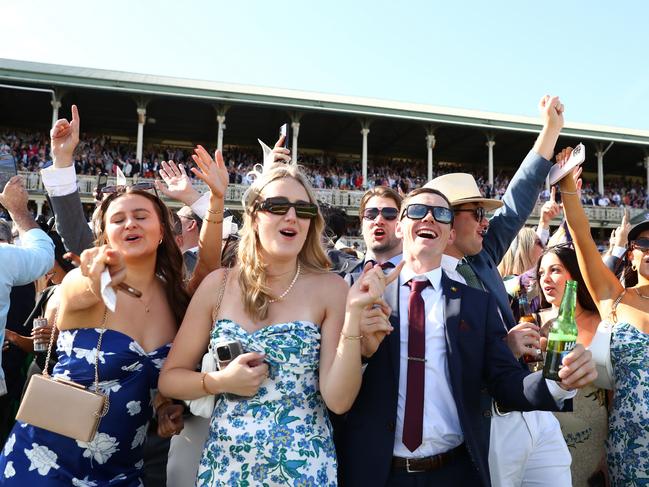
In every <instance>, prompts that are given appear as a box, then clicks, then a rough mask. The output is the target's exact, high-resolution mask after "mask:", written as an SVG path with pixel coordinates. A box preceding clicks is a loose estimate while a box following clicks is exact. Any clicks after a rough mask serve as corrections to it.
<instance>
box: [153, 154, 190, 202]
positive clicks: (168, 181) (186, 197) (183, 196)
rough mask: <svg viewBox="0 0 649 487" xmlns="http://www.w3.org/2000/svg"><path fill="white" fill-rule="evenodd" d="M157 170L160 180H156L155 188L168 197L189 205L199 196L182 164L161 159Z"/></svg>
mask: <svg viewBox="0 0 649 487" xmlns="http://www.w3.org/2000/svg"><path fill="white" fill-rule="evenodd" d="M158 172H159V174H160V177H161V178H162V181H160V180H156V182H155V184H156V188H157V189H158V191H160V192H161V193H162V194H164V195H165V196H167V197H168V198H172V199H174V200H178V201H180V202H181V203H184V204H186V205H187V206H191V205H192V204H194V203H195V202H196V200H197V199H198V198H200V194H199V193H198V191H196V189H195V188H194V187H193V186H192V181H191V179H190V177H189V176H188V175H187V172H186V171H185V167H184V166H183V165H182V164H178V165H176V163H175V162H174V161H169V162H167V161H162V163H161V165H160V170H159V171H158Z"/></svg>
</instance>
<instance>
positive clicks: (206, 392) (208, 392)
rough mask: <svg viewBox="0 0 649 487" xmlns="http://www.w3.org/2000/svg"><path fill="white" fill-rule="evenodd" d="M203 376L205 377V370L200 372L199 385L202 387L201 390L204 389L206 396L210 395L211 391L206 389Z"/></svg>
mask: <svg viewBox="0 0 649 487" xmlns="http://www.w3.org/2000/svg"><path fill="white" fill-rule="evenodd" d="M205 377H207V372H202V373H201V386H202V387H203V390H204V391H205V394H207V395H208V396H211V395H212V393H211V392H210V391H208V390H207V386H206V385H205Z"/></svg>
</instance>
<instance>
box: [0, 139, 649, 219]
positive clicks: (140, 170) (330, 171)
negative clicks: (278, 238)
mask: <svg viewBox="0 0 649 487" xmlns="http://www.w3.org/2000/svg"><path fill="white" fill-rule="evenodd" d="M135 149H136V148H135V144H133V143H131V142H124V141H119V140H115V139H114V138H111V137H109V136H99V137H93V136H84V137H82V139H81V140H80V142H79V147H78V149H77V151H76V152H75V169H76V171H77V174H83V175H97V174H111V175H114V174H115V168H117V167H119V168H120V169H121V170H122V172H123V173H124V174H125V175H126V177H131V176H136V175H137V176H139V177H144V178H154V177H156V175H157V174H158V171H159V169H160V163H161V162H162V161H168V160H173V161H175V162H176V163H183V164H185V165H187V166H189V167H191V166H192V165H193V162H192V160H191V157H190V156H191V149H179V148H175V147H162V146H160V147H146V148H145V150H144V153H143V156H142V163H141V164H140V163H138V162H137V160H136V154H135ZM2 153H9V154H12V155H13V156H14V157H15V158H16V160H17V161H18V167H19V170H21V171H38V170H40V169H42V168H43V166H44V165H45V164H47V163H48V161H50V159H51V158H50V156H49V153H50V148H49V138H48V136H47V135H46V134H44V133H37V132H34V133H25V132H9V131H6V132H3V133H0V154H2ZM223 156H224V159H225V161H226V166H227V168H228V173H229V177H230V183H231V184H243V185H249V184H250V183H251V181H250V178H249V177H248V174H249V173H250V171H251V170H252V169H253V167H254V165H255V164H257V163H259V162H260V151H259V150H258V149H257V148H253V149H248V148H241V147H235V146H229V147H228V146H226V147H225V150H224V154H223ZM299 163H300V164H301V165H302V166H303V167H304V170H305V172H306V174H307V176H308V177H309V180H310V182H311V184H312V185H313V187H314V188H328V189H342V190H362V189H364V188H372V187H374V186H388V187H391V188H394V189H397V188H399V189H401V191H402V192H403V193H407V192H408V191H410V190H412V189H415V188H418V187H421V186H423V184H425V182H426V167H425V165H424V163H423V162H422V161H411V160H405V161H404V160H392V161H387V162H383V163H380V164H378V165H376V164H372V163H371V162H370V163H369V165H368V183H367V185H364V184H363V179H362V173H361V170H360V161H359V160H339V159H337V158H335V157H334V156H330V155H317V156H316V155H312V154H310V153H306V154H305V153H303V154H300V157H299ZM455 170H456V169H452V170H449V169H444V168H441V169H438V168H436V169H435V171H434V175H435V176H438V175H441V174H444V173H446V172H449V171H455ZM466 171H467V172H470V173H472V174H474V176H475V177H476V181H477V182H478V185H479V186H480V189H481V190H482V192H483V193H484V194H485V195H487V196H489V197H493V198H502V196H503V195H504V194H505V191H506V189H507V186H508V185H509V181H510V179H511V176H512V174H513V173H512V172H511V171H499V172H498V173H497V174H496V175H495V177H494V184H493V185H490V184H489V183H488V177H487V172H486V169H485V168H476V167H473V166H472V167H467V168H466ZM547 197H548V193H547V192H545V193H543V194H541V198H542V199H547ZM582 203H583V204H586V205H593V206H603V207H608V206H627V207H632V208H645V207H646V205H647V198H646V190H645V186H644V184H642V183H639V182H638V181H636V180H633V179H631V178H621V177H607V178H606V180H605V187H604V193H603V194H599V193H598V191H597V183H596V181H593V180H588V179H584V188H583V190H582Z"/></svg>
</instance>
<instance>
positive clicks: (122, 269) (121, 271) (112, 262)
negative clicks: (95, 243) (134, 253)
mask: <svg viewBox="0 0 649 487" xmlns="http://www.w3.org/2000/svg"><path fill="white" fill-rule="evenodd" d="M79 259H80V265H79V269H81V274H82V275H83V276H85V277H87V278H89V279H90V281H91V283H90V289H91V291H92V293H93V294H94V295H95V297H97V298H99V296H100V293H101V273H102V272H104V270H105V269H108V272H109V273H110V277H111V286H113V287H115V286H117V285H118V284H120V283H122V282H124V279H125V278H126V264H125V263H124V257H123V256H122V254H120V253H119V252H118V251H117V250H113V249H111V248H110V247H108V246H107V245H102V246H100V247H93V248H90V249H87V250H84V251H83V252H82V253H81V256H80V257H79Z"/></svg>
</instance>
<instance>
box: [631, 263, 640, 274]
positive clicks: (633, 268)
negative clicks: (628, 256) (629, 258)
mask: <svg viewBox="0 0 649 487" xmlns="http://www.w3.org/2000/svg"><path fill="white" fill-rule="evenodd" d="M631 270H632V271H633V272H638V268H637V267H636V265H635V264H631Z"/></svg>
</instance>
